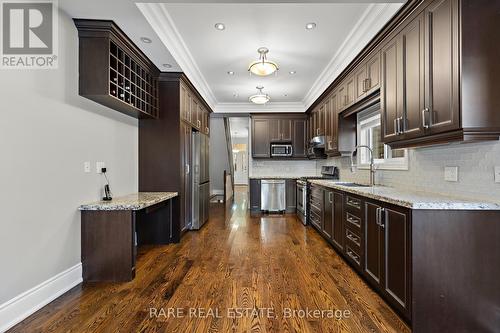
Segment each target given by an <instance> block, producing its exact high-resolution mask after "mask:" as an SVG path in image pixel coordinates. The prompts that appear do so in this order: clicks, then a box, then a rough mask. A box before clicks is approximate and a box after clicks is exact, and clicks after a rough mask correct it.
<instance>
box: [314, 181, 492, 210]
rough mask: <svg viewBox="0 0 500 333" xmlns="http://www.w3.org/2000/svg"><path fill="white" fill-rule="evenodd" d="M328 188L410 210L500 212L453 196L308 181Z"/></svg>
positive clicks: (339, 182) (489, 206) (382, 187)
mask: <svg viewBox="0 0 500 333" xmlns="http://www.w3.org/2000/svg"><path fill="white" fill-rule="evenodd" d="M310 182H311V183H312V184H317V185H321V186H325V187H329V188H334V189H338V190H341V191H344V192H348V193H352V194H357V195H360V196H363V197H367V198H371V199H375V200H379V201H383V202H387V203H390V204H394V205H398V206H402V207H406V208H411V209H429V210H500V203H493V202H482V201H477V200H473V199H463V198H457V197H453V196H447V195H441V194H434V193H427V192H418V191H410V190H404V189H397V188H392V187H388V186H380V185H376V186H373V187H350V186H343V185H342V182H341V181H332V180H310Z"/></svg>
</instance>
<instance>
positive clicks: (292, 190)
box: [286, 179, 297, 213]
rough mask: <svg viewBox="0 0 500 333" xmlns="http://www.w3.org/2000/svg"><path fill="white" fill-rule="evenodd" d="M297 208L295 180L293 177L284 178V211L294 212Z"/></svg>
mask: <svg viewBox="0 0 500 333" xmlns="http://www.w3.org/2000/svg"><path fill="white" fill-rule="evenodd" d="M296 208H297V181H296V180H295V179H287V180H286V211H287V213H295V210H296Z"/></svg>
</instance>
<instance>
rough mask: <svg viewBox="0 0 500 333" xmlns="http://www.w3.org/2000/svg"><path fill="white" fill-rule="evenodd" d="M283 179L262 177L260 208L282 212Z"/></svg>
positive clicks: (283, 199)
mask: <svg viewBox="0 0 500 333" xmlns="http://www.w3.org/2000/svg"><path fill="white" fill-rule="evenodd" d="M285 183H286V182H285V180H284V179H280V180H273V179H263V180H262V181H261V182H260V200H261V201H260V210H262V211H267V212H283V211H285V209H286V202H285V200H286V196H285Z"/></svg>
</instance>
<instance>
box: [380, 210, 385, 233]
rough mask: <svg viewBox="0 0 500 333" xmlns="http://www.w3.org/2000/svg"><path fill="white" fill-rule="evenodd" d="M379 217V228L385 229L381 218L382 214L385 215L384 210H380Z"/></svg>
mask: <svg viewBox="0 0 500 333" xmlns="http://www.w3.org/2000/svg"><path fill="white" fill-rule="evenodd" d="M379 214H380V217H379V225H380V227H381V228H385V223H384V220H385V219H383V218H382V217H383V215H382V214H385V208H380V213H379Z"/></svg>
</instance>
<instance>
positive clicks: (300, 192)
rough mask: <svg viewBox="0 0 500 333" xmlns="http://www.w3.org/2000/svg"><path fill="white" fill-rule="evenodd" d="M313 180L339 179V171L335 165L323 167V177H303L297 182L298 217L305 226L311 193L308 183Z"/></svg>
mask: <svg viewBox="0 0 500 333" xmlns="http://www.w3.org/2000/svg"><path fill="white" fill-rule="evenodd" d="M311 179H334V180H336V179H339V169H338V168H337V167H335V166H333V165H326V166H322V167H321V176H316V177H302V178H300V179H298V180H297V216H298V217H299V219H300V220H301V221H302V223H303V224H304V225H306V224H307V215H308V211H309V209H308V207H307V195H308V192H309V189H308V186H307V181H308V180H311Z"/></svg>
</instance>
